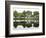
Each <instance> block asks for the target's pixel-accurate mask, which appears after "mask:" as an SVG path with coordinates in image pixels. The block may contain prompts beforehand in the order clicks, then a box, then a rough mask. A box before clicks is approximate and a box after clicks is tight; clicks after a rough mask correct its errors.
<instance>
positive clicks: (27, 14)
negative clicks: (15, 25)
mask: <svg viewBox="0 0 46 38" xmlns="http://www.w3.org/2000/svg"><path fill="white" fill-rule="evenodd" d="M31 15H32V11H27V12H26V16H27V22H28V20H29V19H30V16H31ZM28 17H29V18H28ZM28 23H29V22H28Z"/></svg>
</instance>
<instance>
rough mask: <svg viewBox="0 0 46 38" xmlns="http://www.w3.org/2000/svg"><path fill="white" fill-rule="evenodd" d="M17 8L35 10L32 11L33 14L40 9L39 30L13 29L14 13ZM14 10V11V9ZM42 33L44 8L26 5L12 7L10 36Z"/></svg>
mask: <svg viewBox="0 0 46 38" xmlns="http://www.w3.org/2000/svg"><path fill="white" fill-rule="evenodd" d="M16 7H19V8H21V7H22V8H23V7H24V8H35V9H30V10H31V11H32V12H33V11H35V10H36V9H38V10H37V11H39V27H38V28H35V27H34V28H27V27H26V28H22V29H21V28H17V29H15V28H14V27H13V11H14V10H15V9H16ZM13 8H14V9H13ZM39 32H42V6H31V5H30V6H26V5H25V6H24V5H10V34H25V33H39Z"/></svg>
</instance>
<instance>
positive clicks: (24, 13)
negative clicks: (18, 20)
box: [23, 10, 26, 21]
mask: <svg viewBox="0 0 46 38" xmlns="http://www.w3.org/2000/svg"><path fill="white" fill-rule="evenodd" d="M23 15H24V21H25V17H26V12H25V10H24V11H23Z"/></svg>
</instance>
